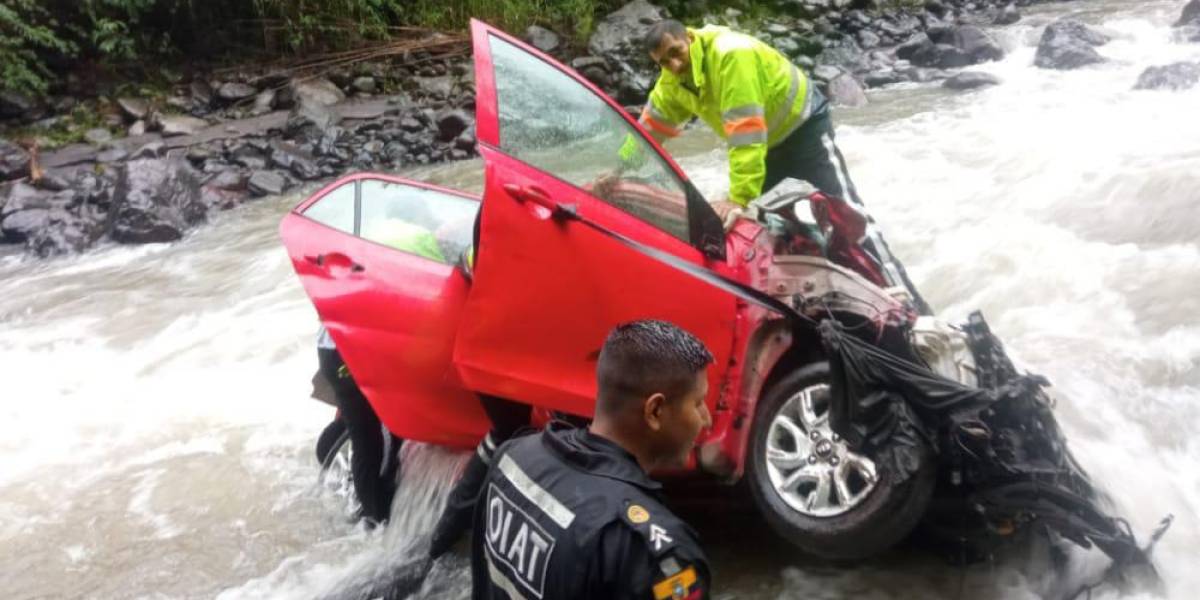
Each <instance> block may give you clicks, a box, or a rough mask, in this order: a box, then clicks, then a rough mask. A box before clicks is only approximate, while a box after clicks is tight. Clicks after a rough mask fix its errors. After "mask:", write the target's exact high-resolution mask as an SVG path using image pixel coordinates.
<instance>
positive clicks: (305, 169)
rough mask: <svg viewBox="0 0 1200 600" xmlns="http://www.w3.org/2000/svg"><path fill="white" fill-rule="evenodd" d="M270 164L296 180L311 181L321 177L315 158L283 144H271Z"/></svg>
mask: <svg viewBox="0 0 1200 600" xmlns="http://www.w3.org/2000/svg"><path fill="white" fill-rule="evenodd" d="M270 152H271V154H270V157H271V164H272V165H273V166H275V167H278V168H280V169H284V170H286V171H289V172H291V174H292V175H295V176H296V178H297V179H301V180H303V181H312V180H314V179H319V178H320V177H321V169H320V167H319V166H318V165H317V161H316V158H314V157H313V156H312V155H310V154H308V153H306V152H303V151H301V150H300V149H299V148H297V147H296V146H293V145H292V144H288V143H284V142H279V141H275V142H271V146H270Z"/></svg>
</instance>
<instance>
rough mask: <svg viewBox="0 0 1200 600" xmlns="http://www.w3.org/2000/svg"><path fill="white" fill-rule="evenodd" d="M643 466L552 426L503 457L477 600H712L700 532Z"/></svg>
mask: <svg viewBox="0 0 1200 600" xmlns="http://www.w3.org/2000/svg"><path fill="white" fill-rule="evenodd" d="M660 487H661V486H660V485H659V484H658V483H657V482H655V481H653V480H651V479H650V478H649V477H647V476H646V473H645V472H644V471H642V469H641V467H640V466H639V465H638V464H637V461H636V460H635V459H634V457H633V456H632V455H631V454H630V453H629V452H627V451H625V450H624V449H623V448H621V447H620V446H618V445H616V444H615V443H613V442H611V441H609V440H607V439H605V438H602V437H599V436H595V435H592V434H591V433H589V432H588V431H587V430H586V429H565V428H562V427H551V428H550V429H548V430H547V431H545V432H543V433H540V434H536V435H531V436H528V437H524V438H518V439H516V440H513V441H511V442H509V443H507V444H505V445H504V446H502V447H501V448H500V450H499V451H498V452H497V453H496V456H495V458H494V459H493V462H492V464H491V469H490V470H489V472H488V476H487V479H486V480H485V482H484V485H483V489H482V491H481V492H480V496H479V500H478V502H476V508H475V532H474V536H473V540H472V556H471V571H472V573H471V575H472V582H473V597H474V598H475V600H498V599H510V600H518V599H526V600H533V599H537V600H588V599H596V600H601V599H603V600H624V599H629V600H649V599H653V600H664V599H667V598H671V599H688V600H695V599H700V598H707V597H708V590H709V588H710V579H709V570H708V561H707V559H706V557H705V556H704V551H703V550H702V549H701V548H700V544H699V540H698V538H697V536H696V533H695V532H694V531H693V530H692V528H691V527H689V526H688V525H687V524H685V523H684V522H683V521H681V520H679V519H678V518H676V517H675V515H674V514H672V513H671V512H670V511H668V510H667V509H666V507H665V506H663V504H662V502H661V499H660V494H659V490H660Z"/></svg>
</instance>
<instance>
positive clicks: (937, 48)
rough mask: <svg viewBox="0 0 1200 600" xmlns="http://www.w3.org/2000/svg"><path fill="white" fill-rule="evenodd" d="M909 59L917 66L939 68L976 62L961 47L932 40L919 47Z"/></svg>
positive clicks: (962, 65) (952, 67) (950, 67)
mask: <svg viewBox="0 0 1200 600" xmlns="http://www.w3.org/2000/svg"><path fill="white" fill-rule="evenodd" d="M908 60H910V61H911V62H912V64H914V65H917V66H921V67H934V68H938V69H955V68H958V67H965V66H968V65H972V64H974V61H973V60H972V59H971V56H970V55H968V54H967V53H965V52H963V51H962V50H961V49H959V48H957V47H955V46H951V45H950V44H934V43H932V42H930V43H929V44H927V45H924V46H922V47H920V48H918V49H917V51H916V52H915V53H914V54H913V55H912V56H911V57H909V59H908Z"/></svg>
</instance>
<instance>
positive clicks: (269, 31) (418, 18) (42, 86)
mask: <svg viewBox="0 0 1200 600" xmlns="http://www.w3.org/2000/svg"><path fill="white" fill-rule="evenodd" d="M621 3H622V1H621V0H4V1H3V2H2V3H0V74H2V75H3V79H2V80H0V90H12V91H18V92H22V93H26V94H31V95H37V96H40V95H44V94H46V93H47V92H48V91H49V90H50V89H51V87H52V85H53V84H54V83H57V81H56V76H61V75H63V74H65V71H66V70H68V69H70V68H74V69H79V68H80V67H81V66H84V65H86V68H88V69H91V68H92V67H96V68H97V69H99V70H101V71H121V70H138V72H139V74H140V73H141V72H143V71H144V70H145V66H146V65H151V64H164V63H167V64H170V63H176V62H178V59H179V58H180V57H184V56H186V57H188V59H189V63H196V62H201V63H202V62H214V61H220V60H223V59H230V60H238V59H246V58H268V59H269V58H277V57H286V56H291V55H306V54H312V53H319V52H326V51H336V50H344V49H348V48H356V47H361V46H363V45H365V44H369V43H372V42H377V41H380V40H386V39H389V38H391V37H394V36H396V35H398V34H401V33H404V31H405V29H406V28H412V27H421V28H432V29H440V30H459V31H461V30H462V29H464V28H465V27H466V25H467V23H468V21H469V20H470V18H472V17H475V18H479V19H484V20H486V21H489V22H491V23H494V24H496V25H498V26H500V27H502V28H505V29H507V30H509V31H521V30H523V29H524V28H525V27H527V26H529V25H532V24H539V25H543V26H546V27H549V28H551V29H554V30H555V31H558V32H561V33H564V34H567V35H568V36H574V38H575V40H576V41H583V40H586V38H587V36H588V35H589V34H590V33H591V31H592V28H593V26H594V23H595V20H596V18H597V17H598V16H600V15H603V14H605V13H607V12H608V11H611V10H613V9H615V8H617V7H619V6H620V5H621Z"/></svg>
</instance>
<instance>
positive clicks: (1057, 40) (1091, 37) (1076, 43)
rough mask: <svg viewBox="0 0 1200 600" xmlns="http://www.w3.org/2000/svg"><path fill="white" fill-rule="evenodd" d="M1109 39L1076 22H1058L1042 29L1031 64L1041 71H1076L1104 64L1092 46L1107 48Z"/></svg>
mask: <svg viewBox="0 0 1200 600" xmlns="http://www.w3.org/2000/svg"><path fill="white" fill-rule="evenodd" d="M1109 41H1110V38H1109V37H1108V36H1107V35H1105V34H1103V33H1100V32H1099V31H1096V30H1094V29H1092V28H1090V27H1088V26H1087V25H1084V24H1083V23H1080V22H1079V21H1076V20H1073V19H1060V20H1058V21H1055V22H1053V23H1051V24H1050V25H1048V26H1046V29H1045V31H1043V32H1042V39H1041V41H1040V42H1038V49H1037V54H1036V55H1035V56H1034V60H1033V64H1035V65H1037V66H1038V67H1041V68H1043V69H1059V70H1067V69H1078V68H1079V67H1084V66H1087V65H1094V64H1099V63H1102V62H1105V61H1106V60H1107V59H1105V58H1104V57H1103V56H1101V55H1100V53H1099V52H1097V51H1096V48H1095V46H1102V45H1104V44H1107V43H1108V42H1109Z"/></svg>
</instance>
